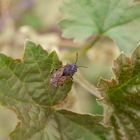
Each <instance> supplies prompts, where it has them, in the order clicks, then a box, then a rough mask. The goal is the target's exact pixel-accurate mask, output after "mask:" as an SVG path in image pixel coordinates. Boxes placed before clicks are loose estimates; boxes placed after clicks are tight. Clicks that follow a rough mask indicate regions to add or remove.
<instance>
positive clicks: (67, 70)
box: [50, 53, 84, 87]
mask: <svg viewBox="0 0 140 140" xmlns="http://www.w3.org/2000/svg"><path fill="white" fill-rule="evenodd" d="M77 60H78V53H76V61H75V63H74V64H67V65H64V66H62V67H61V68H59V69H58V70H56V71H54V72H53V74H52V76H51V79H50V85H52V86H54V87H58V86H62V85H63V84H64V83H65V81H66V80H69V79H71V80H72V79H73V78H72V76H73V75H74V74H75V73H76V72H77V69H78V67H84V66H77V65H76V63H77Z"/></svg>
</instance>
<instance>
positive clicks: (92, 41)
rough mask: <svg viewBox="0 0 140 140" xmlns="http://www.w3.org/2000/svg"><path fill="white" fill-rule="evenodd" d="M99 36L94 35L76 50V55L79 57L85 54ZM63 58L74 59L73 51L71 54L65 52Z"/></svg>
mask: <svg viewBox="0 0 140 140" xmlns="http://www.w3.org/2000/svg"><path fill="white" fill-rule="evenodd" d="M100 38H101V35H96V36H95V37H94V38H93V39H92V40H91V41H89V42H88V43H87V44H86V45H84V46H83V47H81V49H79V51H78V56H79V57H81V56H83V55H85V54H86V52H87V51H88V50H89V49H91V48H92V47H93V46H94V45H95V44H96V43H97V42H98V41H99V40H100ZM65 59H67V60H73V59H75V53H73V54H67V55H66V56H65Z"/></svg>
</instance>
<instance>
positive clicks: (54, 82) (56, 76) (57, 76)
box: [50, 67, 64, 87]
mask: <svg viewBox="0 0 140 140" xmlns="http://www.w3.org/2000/svg"><path fill="white" fill-rule="evenodd" d="M63 71H64V68H63V67H62V68H59V69H58V70H56V71H55V72H54V73H53V74H52V76H51V79H50V84H51V85H52V86H54V87H57V86H58V81H59V79H60V78H61V77H62V75H63Z"/></svg>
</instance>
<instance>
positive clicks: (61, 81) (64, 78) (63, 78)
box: [58, 76, 72, 86]
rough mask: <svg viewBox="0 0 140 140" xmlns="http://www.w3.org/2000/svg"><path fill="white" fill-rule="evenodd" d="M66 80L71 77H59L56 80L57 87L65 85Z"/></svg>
mask: <svg viewBox="0 0 140 140" xmlns="http://www.w3.org/2000/svg"><path fill="white" fill-rule="evenodd" d="M68 79H71V76H61V77H60V78H59V79H58V86H62V85H63V84H64V83H65V81H66V80H68ZM71 80H72V79H71Z"/></svg>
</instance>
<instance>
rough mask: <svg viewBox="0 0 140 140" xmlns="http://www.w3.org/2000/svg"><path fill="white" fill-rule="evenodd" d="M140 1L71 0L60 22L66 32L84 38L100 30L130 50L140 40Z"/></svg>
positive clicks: (64, 32)
mask: <svg viewBox="0 0 140 140" xmlns="http://www.w3.org/2000/svg"><path fill="white" fill-rule="evenodd" d="M139 9H140V3H137V4H136V3H132V1H131V0H119V1H118V0H102V1H97V0H80V1H78V0H67V1H66V2H65V3H64V5H63V7H62V13H63V19H62V20H61V22H60V23H59V25H60V27H61V28H62V30H63V36H64V37H67V38H74V39H83V38H88V37H90V36H92V35H95V34H99V35H105V36H108V37H110V38H112V39H113V40H114V41H116V42H117V44H118V46H119V47H120V48H122V49H124V46H125V47H126V48H125V50H127V51H128V50H130V49H132V48H133V46H134V45H136V44H137V43H138V42H139V41H140V33H139V32H140V26H139V23H140V12H139Z"/></svg>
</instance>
